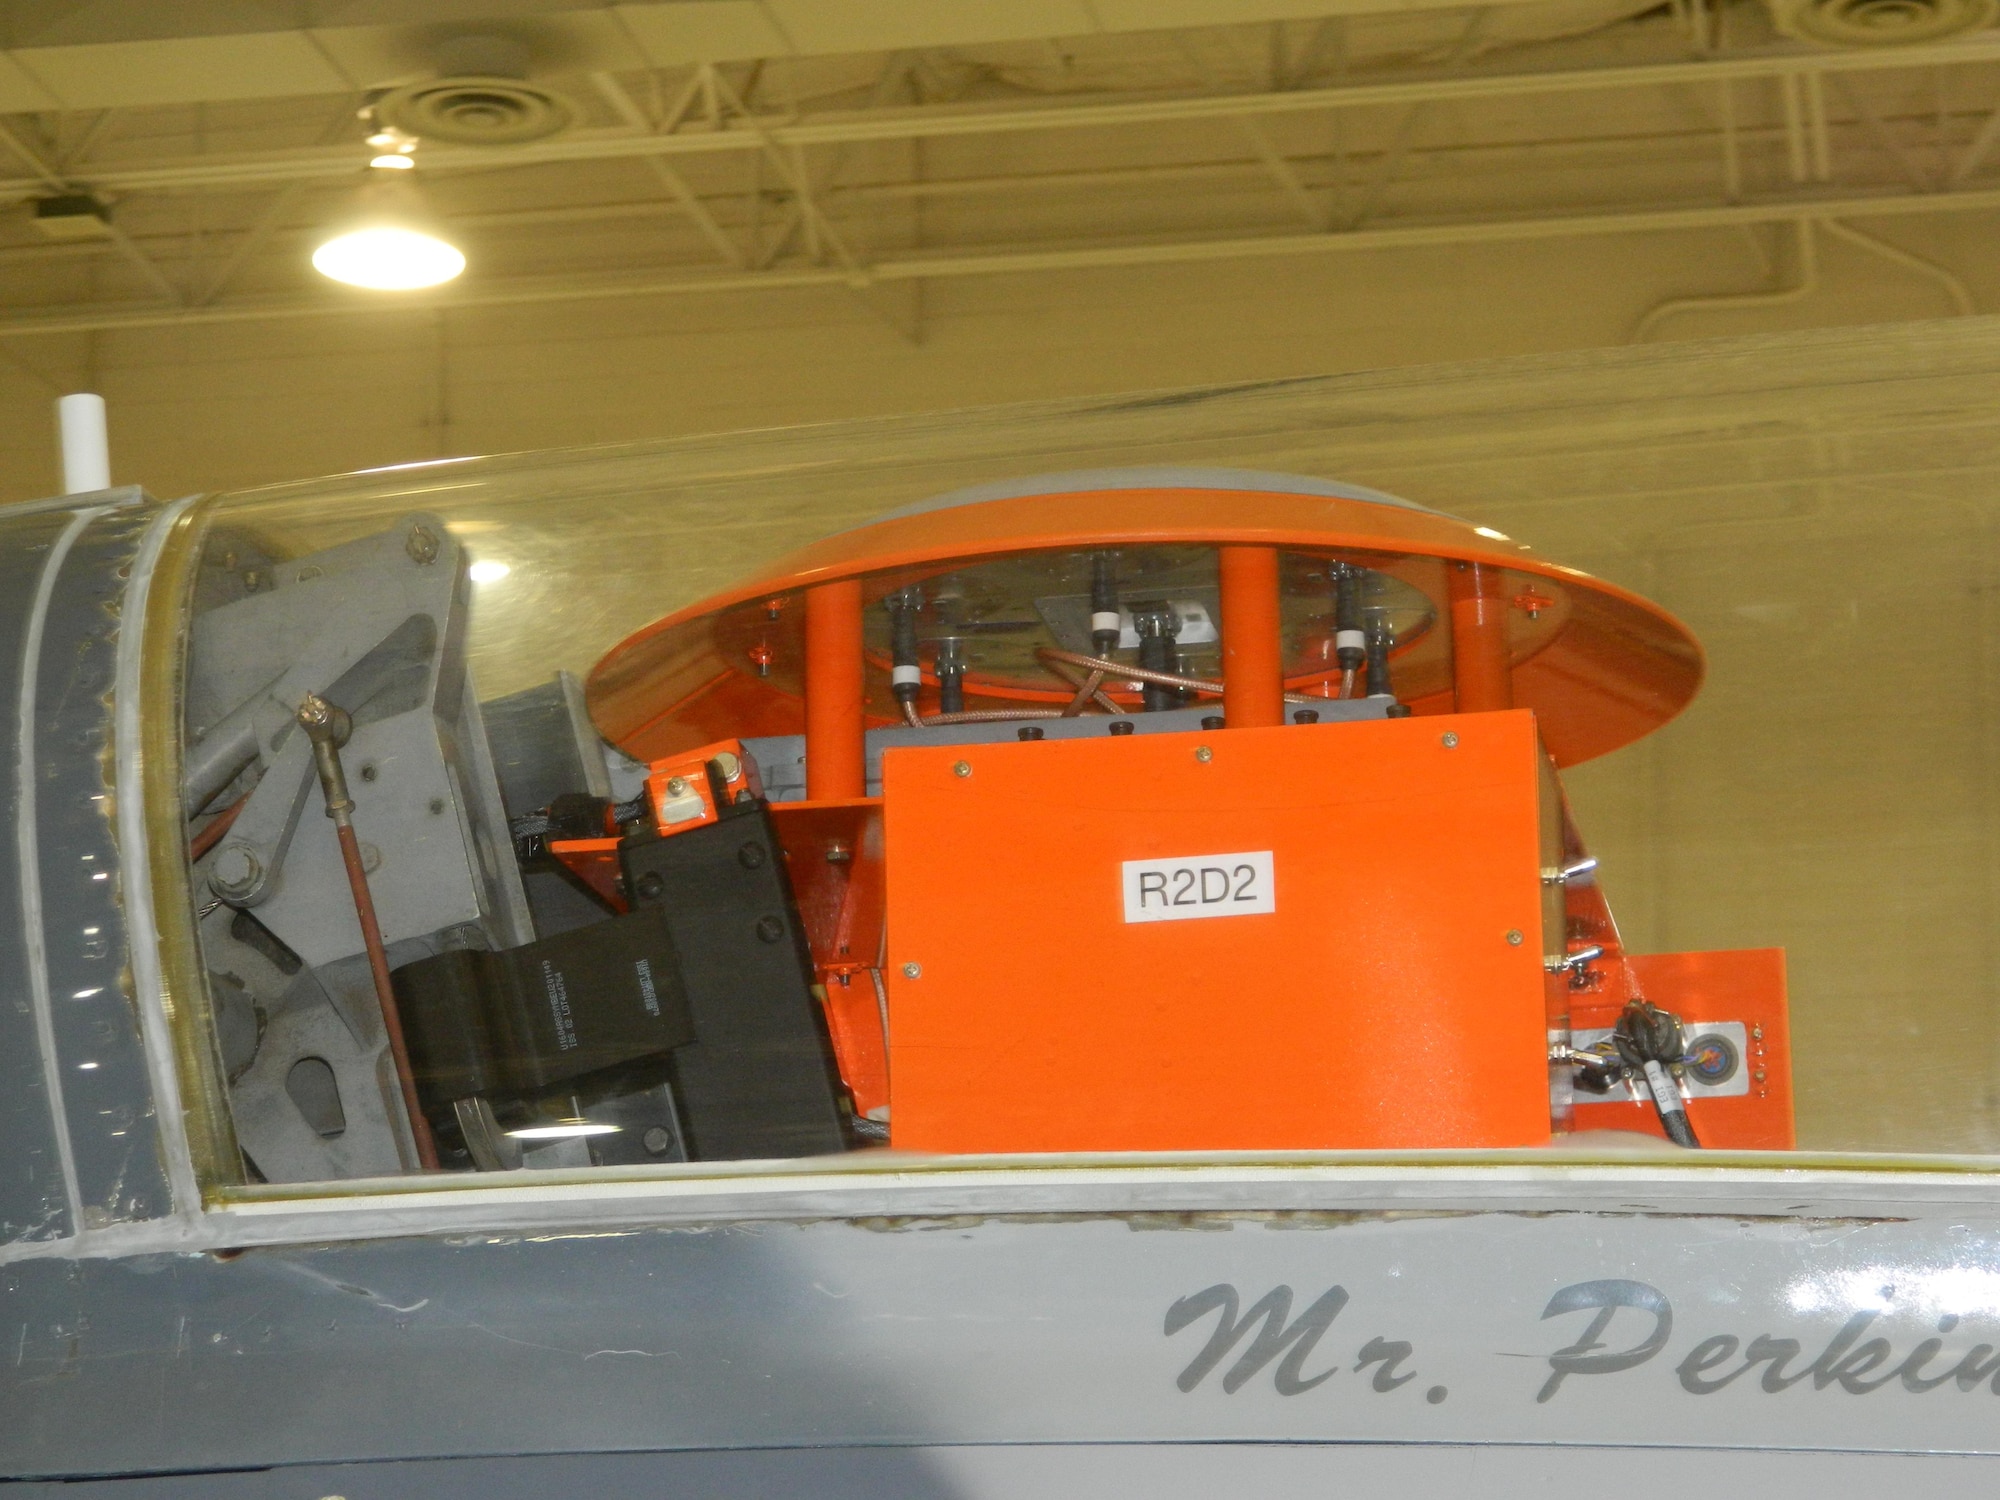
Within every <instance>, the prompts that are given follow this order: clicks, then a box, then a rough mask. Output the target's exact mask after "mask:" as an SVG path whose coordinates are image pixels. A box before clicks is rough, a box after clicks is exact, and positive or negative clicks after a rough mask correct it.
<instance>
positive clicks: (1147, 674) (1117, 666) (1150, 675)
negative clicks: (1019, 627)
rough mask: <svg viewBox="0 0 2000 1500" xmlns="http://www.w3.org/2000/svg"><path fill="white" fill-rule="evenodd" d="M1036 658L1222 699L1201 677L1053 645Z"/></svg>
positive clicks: (1297, 699)
mask: <svg viewBox="0 0 2000 1500" xmlns="http://www.w3.org/2000/svg"><path fill="white" fill-rule="evenodd" d="M1035 655H1036V657H1037V658H1039V659H1040V661H1041V662H1042V664H1043V665H1044V666H1047V665H1049V664H1050V663H1052V662H1060V663H1062V664H1064V665H1065V666H1071V667H1082V668H1083V669H1084V670H1085V671H1087V672H1102V673H1104V674H1105V675H1106V676H1107V677H1112V678H1115V679H1118V680H1120V681H1125V682H1151V683H1156V684H1158V685H1159V686H1160V687H1170V688H1178V689H1179V690H1180V691H1182V692H1184V693H1206V694H1207V695H1208V696H1209V697H1211V698H1220V697H1221V696H1222V684H1221V683H1219V682H1210V681H1208V680H1207V679H1206V678H1202V677H1184V676H1182V675H1181V674H1180V673H1178V672H1155V671H1153V670H1152V669H1151V668H1150V667H1135V666H1132V665H1131V664H1129V663H1127V662H1119V661H1105V660H1104V659H1103V658H1101V657H1096V656H1085V655H1083V654H1082V653H1080V652H1076V651H1063V650H1059V649H1058V648H1056V647H1054V646H1041V647H1037V648H1036V651H1035ZM1058 675H1061V674H1058ZM1284 701H1285V702H1287V703H1302V704H1306V705H1312V704H1318V703H1324V702H1326V701H1327V700H1326V699H1324V698H1320V697H1316V696H1314V695H1313V694H1311V693H1286V694H1285V695H1284ZM1112 712H1114V713H1124V712H1125V710H1124V709H1122V708H1119V709H1113V710H1112Z"/></svg>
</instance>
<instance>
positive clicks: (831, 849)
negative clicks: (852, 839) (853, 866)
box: [826, 839, 854, 865]
mask: <svg viewBox="0 0 2000 1500" xmlns="http://www.w3.org/2000/svg"><path fill="white" fill-rule="evenodd" d="M853 858H854V851H853V850H852V849H850V848H848V847H847V845H846V844H844V843H842V842H841V841H840V840H839V839H835V840H834V841H833V842H832V843H830V844H828V845H827V846H826V862H827V863H828V864H830V865H844V864H846V863H847V862H848V861H849V860H851V859H853Z"/></svg>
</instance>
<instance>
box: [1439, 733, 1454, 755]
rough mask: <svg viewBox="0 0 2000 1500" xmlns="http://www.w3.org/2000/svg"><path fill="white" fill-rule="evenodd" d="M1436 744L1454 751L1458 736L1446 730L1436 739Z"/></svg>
mask: <svg viewBox="0 0 2000 1500" xmlns="http://www.w3.org/2000/svg"><path fill="white" fill-rule="evenodd" d="M1438 743H1440V744H1441V745H1443V746H1444V747H1445V749H1447V750H1456V749H1457V748H1458V736H1457V735H1455V734H1453V733H1452V732H1451V731H1450V730H1449V729H1447V730H1446V731H1445V732H1444V733H1443V734H1442V735H1440V736H1439V737H1438Z"/></svg>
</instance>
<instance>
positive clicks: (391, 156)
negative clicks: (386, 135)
mask: <svg viewBox="0 0 2000 1500" xmlns="http://www.w3.org/2000/svg"><path fill="white" fill-rule="evenodd" d="M416 164H417V163H416V160H415V159H414V158H413V157H408V156H398V155H396V154H395V153H393V152H391V153H388V154H386V155H383V156H377V157H375V158H373V159H372V160H370V161H369V163H368V165H369V166H371V167H386V168H388V169H389V170H390V171H391V172H407V171H409V170H410V168H412V167H414V166H415V165H416Z"/></svg>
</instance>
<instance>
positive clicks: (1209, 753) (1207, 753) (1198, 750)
mask: <svg viewBox="0 0 2000 1500" xmlns="http://www.w3.org/2000/svg"><path fill="white" fill-rule="evenodd" d="M1194 758H1195V759H1196V760H1198V761H1200V762H1201V763H1202V764H1203V765H1207V764H1208V763H1209V762H1210V761H1212V760H1214V759H1215V752H1214V751H1213V750H1211V749H1209V748H1208V746H1206V745H1196V746H1195V747H1194Z"/></svg>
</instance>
